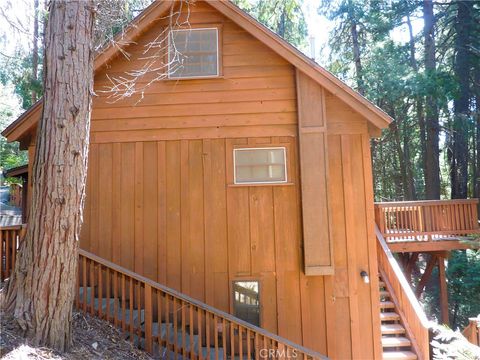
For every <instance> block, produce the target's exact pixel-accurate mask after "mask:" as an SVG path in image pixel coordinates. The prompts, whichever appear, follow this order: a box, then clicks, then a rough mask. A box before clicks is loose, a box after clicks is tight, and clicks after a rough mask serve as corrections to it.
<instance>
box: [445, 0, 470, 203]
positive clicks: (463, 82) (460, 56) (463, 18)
mask: <svg viewBox="0 0 480 360" xmlns="http://www.w3.org/2000/svg"><path fill="white" fill-rule="evenodd" d="M472 14H473V3H472V2H471V1H458V2H457V15H456V19H455V32H456V38H455V68H454V70H455V77H456V78H457V81H458V85H459V93H458V96H456V97H455V99H454V100H453V111H454V117H453V126H452V134H451V140H452V142H451V148H450V150H451V156H450V181H451V190H452V199H465V198H466V197H467V185H468V142H467V137H468V133H467V129H468V119H469V116H470V99H471V98H472V97H473V96H472V91H471V87H470V74H471V71H470V69H471V52H470V49H469V47H470V46H471V44H470V33H471V32H473V31H474V28H473V27H474V26H473V18H472Z"/></svg>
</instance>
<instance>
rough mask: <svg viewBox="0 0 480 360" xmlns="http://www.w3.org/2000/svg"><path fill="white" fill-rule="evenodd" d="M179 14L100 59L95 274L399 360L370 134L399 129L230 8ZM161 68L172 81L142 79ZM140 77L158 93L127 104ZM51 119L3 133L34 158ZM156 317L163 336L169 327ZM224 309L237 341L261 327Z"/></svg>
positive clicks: (90, 250) (134, 30) (330, 345)
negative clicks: (386, 299) (384, 313)
mask: <svg viewBox="0 0 480 360" xmlns="http://www.w3.org/2000/svg"><path fill="white" fill-rule="evenodd" d="M179 3H180V2H171V1H157V2H155V3H153V4H152V5H151V6H150V7H148V8H147V9H146V10H145V11H144V12H143V13H142V14H140V15H139V16H138V17H137V18H136V19H135V20H134V21H133V23H132V26H130V27H129V28H128V29H127V31H126V33H125V34H124V39H123V40H124V41H123V42H122V43H123V44H127V45H124V46H123V51H124V52H128V53H129V57H128V58H127V57H125V56H124V55H123V54H122V52H120V51H118V47H114V46H110V47H106V48H105V49H104V50H103V51H102V52H101V53H99V54H98V55H97V57H96V61H95V83H94V88H95V91H96V94H97V96H95V98H94V101H93V112H92V117H91V120H92V122H91V134H90V154H89V168H88V179H87V198H86V204H85V213H84V225H83V227H82V234H81V243H80V246H81V249H82V256H83V262H82V261H81V264H83V265H82V266H87V263H89V262H93V261H97V262H98V263H99V264H100V268H104V267H107V265H106V264H115V266H114V265H111V266H112V268H113V269H116V270H112V271H113V272H115V271H116V272H118V273H121V274H122V275H121V276H122V277H121V278H122V279H123V280H125V277H124V276H129V277H130V279H135V281H138V282H139V283H140V281H143V284H146V285H145V287H144V291H145V295H144V294H143V292H142V295H141V296H147V295H146V294H147V293H148V294H150V295H151V293H152V287H153V289H154V291H153V293H154V294H158V296H163V297H164V299H165V296H167V295H161V294H164V293H163V292H162V291H164V292H165V294H170V295H168V296H172V297H173V296H184V295H185V296H188V297H189V298H185V299H187V300H188V299H190V300H188V301H187V300H182V301H185V302H188V303H189V304H194V308H195V306H196V308H195V309H200V308H201V309H206V310H202V311H205V314H207V313H208V314H210V313H215V314H217V315H215V316H217V317H219V316H220V315H218V314H223V313H220V312H218V313H217V312H216V311H223V312H225V313H229V314H231V315H233V316H235V317H236V319H240V320H243V321H246V322H247V323H250V324H253V325H255V326H258V327H259V328H261V329H263V330H262V331H264V332H265V333H268V334H270V335H269V336H270V337H269V339H274V340H272V343H274V342H275V341H276V343H277V344H284V342H283V340H285V341H289V342H291V343H295V344H298V345H300V346H302V347H304V348H307V349H310V350H313V351H315V352H317V353H319V354H323V355H327V356H328V357H330V358H332V359H381V358H382V344H381V332H380V317H379V313H380V309H379V308H380V305H379V296H380V293H379V281H378V267H377V245H376V237H375V236H376V235H375V228H374V200H373V190H372V169H371V155H370V145H369V141H370V138H371V137H373V136H377V135H378V134H379V133H380V131H381V129H383V128H385V127H387V126H388V124H389V122H390V118H389V117H388V116H387V115H386V114H385V113H384V112H382V111H381V110H380V109H378V108H377V107H376V106H374V105H373V104H371V103H370V102H369V101H367V100H366V99H365V98H363V97H362V96H361V95H359V94H358V93H356V92H355V91H353V90H352V89H351V88H349V87H348V86H347V85H345V84H344V83H342V82H341V81H340V80H338V79H337V78H336V77H334V76H333V75H332V74H330V73H329V72H327V71H326V70H325V69H323V68H321V67H320V66H318V65H317V64H316V63H314V62H313V61H312V60H310V59H309V58H307V57H306V56H304V55H303V54H301V53H300V52H299V51H298V50H296V49H295V48H293V47H292V46H290V45H289V44H288V43H286V42H285V41H284V40H282V39H281V38H280V37H278V36H276V35H275V34H274V33H272V32H271V31H269V30H268V29H266V28H265V27H264V26H262V25H261V24H259V23H258V22H256V21H255V20H254V19H252V18H251V17H249V16H248V15H247V14H245V13H244V12H243V11H241V10H240V9H238V8H237V7H236V6H235V5H233V4H232V3H230V2H229V1H214V0H205V1H201V0H197V1H195V2H192V3H190V4H189V5H188V10H187V8H186V5H185V3H183V5H182V6H181V7H180V6H179ZM172 6H173V9H174V10H175V11H171V8H172ZM172 14H176V15H175V19H174V21H172V16H173V15H172ZM179 24H180V25H179ZM152 44H156V46H152ZM172 44H174V45H175V46H172ZM149 45H150V46H149ZM173 48H175V49H177V50H178V49H180V50H179V51H180V53H179V54H177V53H174V50H173ZM152 58H153V59H155V60H154V61H153V63H152V60H151V59H152ZM146 67H149V68H150V69H151V68H155V67H156V68H158V69H160V70H159V71H153V72H151V71H150V72H145V74H143V75H142V76H139V77H138V79H137V78H135V77H134V76H133V75H132V74H133V73H134V72H137V73H139V72H142V71H141V70H142V69H145V68H146ZM165 69H166V70H165ZM160 72H161V74H160ZM137 75H138V74H137ZM112 79H117V82H116V86H117V87H116V89H118V92H117V93H115V92H112V91H108V90H112V83H111V80H112ZM118 79H122V82H123V85H122V84H120V83H119V82H118ZM114 81H115V80H114ZM132 84H134V86H135V87H136V88H137V89H139V90H138V91H139V92H141V94H138V93H134V94H132V96H123V95H125V93H123V94H122V91H124V90H125V86H127V85H129V86H131V85H132ZM122 86H123V87H122ZM105 90H107V91H106V92H104V91H105ZM119 95H120V96H119ZM41 111H42V103H41V101H40V102H38V103H37V104H35V105H34V106H33V107H32V108H31V109H29V110H28V111H27V112H26V113H25V114H23V115H22V116H21V117H20V118H19V119H18V120H17V121H15V122H14V123H13V124H12V125H10V126H9V127H8V128H7V129H6V130H5V131H4V132H3V134H4V135H5V136H6V137H7V138H8V140H9V141H19V142H20V144H21V146H22V147H23V148H24V149H28V150H29V154H30V156H31V157H30V159H33V157H32V156H33V154H34V149H35V132H36V124H37V122H38V119H39V118H40V116H41ZM30 163H32V161H31V162H30ZM30 183H31V182H30ZM92 254H93V255H92ZM107 262H108V263H107ZM102 264H103V265H102ZM108 266H109V265H108ZM120 267H121V269H127V270H129V271H130V272H126V270H119V269H120ZM83 269H85V267H84V268H83ZM122 271H123V272H122ZM85 274H87V271H86V270H84V271H83V272H82V271H80V275H79V276H80V277H81V279H82V276H83V279H84V280H85V279H87V278H88V275H85ZM109 274H110V273H109ZM125 274H127V275H125ZM108 276H110V275H108ZM109 279H110V278H109ZM368 280H369V281H368ZM81 281H82V280H80V282H81ZM85 281H86V280H85ZM99 281H100V280H99ZM152 281H153V282H152ZM155 284H157V285H155ZM158 284H161V285H162V286H166V287H168V288H170V289H174V290H175V291H176V292H178V293H171V292H169V291H170V290H161V289H163V288H161V287H160V285H158ZM84 286H85V285H84ZM142 289H143V288H142ZM155 289H156V290H155ZM107 291H110V290H107ZM132 291H133V290H132ZM142 291H143V290H142ZM127 292H128V291H127ZM139 294H140V293H139ZM172 294H174V295H172ZM77 295H78V294H77ZM150 295H149V296H150ZM88 296H90V295H88ZM100 296H102V295H100ZM104 296H105V293H104ZM139 296H140V295H139ZM78 297H79V298H80V299H78V298H77V302H78V301H79V302H80V304H81V302H82V298H83V297H85V298H84V299H86V297H87V295H86V291H83V293H82V292H80V296H78ZM142 299H143V298H142ZM149 299H150V298H147V297H145V301H143V300H142V301H140V302H139V303H140V304H142V306H147V305H148V306H151V302H152V301H151V299H150V300H149ZM162 301H163V300H162ZM139 303H137V305H138V304H139ZM160 303H161V301H160V300H159V302H158V304H159V305H158V307H155V309H156V310H155V311H156V312H157V313H160ZM108 304H109V303H107V306H109V305H108ZM131 304H132V303H130V305H131ZM162 304H163V302H162ZM201 304H206V305H201ZM84 305H85V302H84ZM137 305H135V306H137ZM112 306H113V305H112ZM128 306H129V305H128V303H127V307H128ZM131 306H132V308H131V310H132V309H133V306H134V305H131ZM192 306H193V305H192ZM202 306H208V307H202ZM85 308H87V305H85ZM123 310H124V311H125V309H123ZM127 310H128V309H127ZM99 311H100V315H101V314H102V310H101V309H100V310H99ZM174 313H175V312H174ZM107 314H108V311H107ZM145 314H146V315H145V316H146V317H147V318H149V319H150V322H146V324H147V325H145V328H142V329H143V330H141V331H144V332H145V334H147V335H148V334H149V331H150V334H151V333H152V331H153V330H152V325H151V317H152V316H153V317H155V316H158V317H159V318H160V317H161V316H160V315H152V313H151V312H150V315H148V314H149V312H148V311H147V310H146V313H145ZM154 314H155V312H154ZM175 314H176V313H175ZM201 316H207V315H199V319H200V317H201ZM208 316H210V315H208ZM221 316H224V319H225V318H227V322H228V321H231V322H232V323H235V324H237V325H236V326H238V328H231V329H236V330H235V331H236V332H234V331H233V330H231V331H232V332H231V334H232V337H231V338H229V339H230V340H228V341H231V343H232V344H233V343H234V341H233V338H234V334H240V338H241V337H242V336H244V335H243V334H244V333H246V334H248V331H250V330H248V331H246V330H245V332H244V330H243V329H247V325H246V324H245V323H243V322H241V321H240V320H239V321H240V322H235V321H234V320H231V318H228V317H226V315H221ZM169 317H170V313H169V314H168V315H167V318H169ZM214 318H215V317H214ZM107 319H108V315H107ZM182 319H183V317H182ZM228 319H230V320H228ZM202 321H204V320H202ZM202 321H200V320H199V321H198V323H201V322H202ZM224 321H225V320H224ZM207 322H208V321H207ZM115 323H116V320H115ZM159 323H160V321H159ZM148 324H150V325H148ZM190 324H192V323H191V322H190ZM127 325H128V324H127ZM217 327H218V326H217ZM127 328H128V326H127ZM187 328H188V326H187ZM248 329H250V328H248ZM220 331H221V330H220ZM251 331H254V330H251ZM258 331H260V330H258ZM205 333H209V332H208V331H205ZM259 333H260V334H263V335H261V336H266V335H265V333H263V332H259ZM215 334H217V328H215ZM256 334H257V333H256ZM203 336H204V340H203V343H204V342H205V341H206V340H205V336H207V339H208V335H205V334H203ZM255 336H256V335H255ZM274 336H279V337H281V338H275V337H274ZM146 338H148V336H147V337H146ZM223 339H224V340H223V341H224V348H225V346H228V344H227V340H225V337H223ZM248 339H249V340H248V342H241V341H240V342H239V343H238V346H239V348H240V349H241V348H242V344H245V345H244V348H245V349H246V348H248V349H250V338H248ZM275 339H276V340H275ZM282 339H283V340H282ZM256 340H257V338H256V337H255V341H256ZM158 341H159V343H161V341H160V340H158ZM208 341H209V340H208ZM212 341H213V340H212ZM215 341H216V340H215ZM219 341H220V345H219V344H217V343H216V345H218V346H221V340H219ZM264 343H265V342H264ZM285 343H287V342H285ZM192 344H193V342H192ZM255 344H256V343H255ZM288 344H290V343H288ZM149 346H150V349H151V346H152V344H151V342H150V341H146V347H147V349H148V348H149ZM234 346H237V345H232V352H231V353H230V354H231V355H232V354H238V353H239V352H240V353H242V350H238V349H236V350H233V347H234ZM279 346H280V345H279ZM190 349H191V348H190ZM243 351H246V350H243ZM249 351H250V350H249ZM224 354H227V353H226V352H225V353H224ZM249 354H250V353H249ZM312 357H314V356H312ZM200 358H201V356H200ZM216 358H217V357H216ZM306 358H309V357H308V356H306ZM390 358H392V359H393V358H394V357H390Z"/></svg>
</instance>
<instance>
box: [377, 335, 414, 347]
mask: <svg viewBox="0 0 480 360" xmlns="http://www.w3.org/2000/svg"><path fill="white" fill-rule="evenodd" d="M410 345H412V343H411V342H410V340H408V339H407V338H406V337H403V336H400V337H394V336H382V346H383V347H406V346H410Z"/></svg>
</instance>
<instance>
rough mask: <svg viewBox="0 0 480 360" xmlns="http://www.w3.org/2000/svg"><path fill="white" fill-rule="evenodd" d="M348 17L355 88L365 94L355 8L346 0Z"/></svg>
mask: <svg viewBox="0 0 480 360" xmlns="http://www.w3.org/2000/svg"><path fill="white" fill-rule="evenodd" d="M348 17H349V22H350V36H351V39H352V51H353V61H354V62H355V75H356V78H357V90H358V92H359V93H360V94H362V95H365V84H364V82H363V67H362V58H361V50H360V42H359V39H358V26H357V19H356V17H355V9H354V5H353V3H352V1H351V0H349V1H348Z"/></svg>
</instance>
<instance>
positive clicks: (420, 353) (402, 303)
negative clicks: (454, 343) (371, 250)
mask: <svg viewBox="0 0 480 360" xmlns="http://www.w3.org/2000/svg"><path fill="white" fill-rule="evenodd" d="M375 232H376V235H377V256H378V269H379V272H380V276H381V277H382V279H383V281H384V282H385V285H386V286H387V288H388V290H389V292H390V295H391V300H392V301H393V303H394V304H395V307H396V308H397V310H398V314H399V315H400V319H401V321H402V323H403V325H404V327H405V330H406V331H407V334H408V335H409V338H410V340H411V342H412V346H413V348H414V350H415V352H416V354H417V357H418V359H420V360H428V359H430V355H429V354H430V323H429V321H428V319H427V316H426V315H425V312H424V311H423V309H422V306H421V305H420V303H419V302H418V300H417V298H416V297H415V294H414V293H413V291H412V288H411V287H410V284H409V283H408V281H407V279H406V277H405V275H404V274H403V271H402V269H401V268H400V266H399V265H398V263H397V261H396V260H395V258H394V257H393V254H392V252H391V251H390V249H389V248H388V245H387V242H386V241H385V239H384V237H383V235H382V233H381V232H380V230H379V229H378V227H376V229H375Z"/></svg>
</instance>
